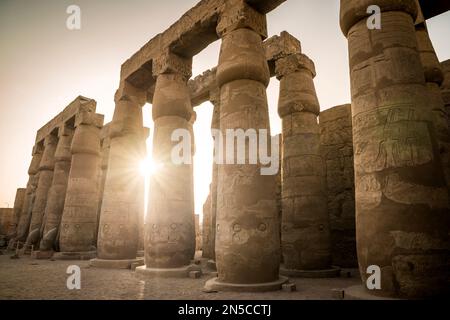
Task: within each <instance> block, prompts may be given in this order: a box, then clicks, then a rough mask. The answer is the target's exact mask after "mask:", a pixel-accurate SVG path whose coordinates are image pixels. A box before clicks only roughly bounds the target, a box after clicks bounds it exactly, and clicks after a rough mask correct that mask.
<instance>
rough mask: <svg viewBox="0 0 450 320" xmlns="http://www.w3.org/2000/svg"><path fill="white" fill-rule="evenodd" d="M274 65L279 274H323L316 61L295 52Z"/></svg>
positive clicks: (326, 264) (326, 255) (326, 245)
mask: <svg viewBox="0 0 450 320" xmlns="http://www.w3.org/2000/svg"><path fill="white" fill-rule="evenodd" d="M275 65H276V73H277V77H278V78H279V79H280V98H279V103H278V114H279V115H280V117H281V119H282V125H283V129H282V130H283V158H282V159H283V160H282V167H283V169H282V170H283V171H282V181H283V182H282V192H281V199H282V200H281V202H282V211H283V214H282V227H281V244H282V253H283V268H282V270H281V273H282V274H284V275H287V273H289V274H291V275H292V272H291V271H305V270H326V269H329V268H330V266H331V252H330V245H331V244H330V227H329V217H328V211H327V199H326V177H325V161H324V159H323V158H322V155H321V153H320V128H319V124H318V123H317V116H318V115H319V112H320V105H319V101H318V99H317V95H316V91H315V87H314V82H313V78H314V77H315V70H314V63H313V62H312V61H311V60H310V59H309V58H308V57H307V56H305V55H303V54H293V55H289V56H286V57H284V58H280V59H278V60H277V61H276V62H275Z"/></svg>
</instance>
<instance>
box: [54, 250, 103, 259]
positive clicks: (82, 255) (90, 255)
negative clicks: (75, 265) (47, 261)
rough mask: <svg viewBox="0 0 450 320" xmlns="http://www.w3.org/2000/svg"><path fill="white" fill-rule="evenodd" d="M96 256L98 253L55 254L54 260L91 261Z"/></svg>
mask: <svg viewBox="0 0 450 320" xmlns="http://www.w3.org/2000/svg"><path fill="white" fill-rule="evenodd" d="M96 256H97V251H84V252H55V254H54V255H53V257H52V258H53V259H55V260H90V259H93V258H95V257H96Z"/></svg>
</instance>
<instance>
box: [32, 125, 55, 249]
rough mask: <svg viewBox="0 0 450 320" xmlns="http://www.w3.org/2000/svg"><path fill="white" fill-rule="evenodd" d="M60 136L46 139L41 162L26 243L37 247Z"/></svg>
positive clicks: (51, 136)
mask: <svg viewBox="0 0 450 320" xmlns="http://www.w3.org/2000/svg"><path fill="white" fill-rule="evenodd" d="M57 143H58V138H57V137H56V136H55V135H52V134H51V135H49V136H47V137H46V138H45V141H44V151H43V154H42V159H41V162H40V164H39V181H38V185H37V189H36V197H35V200H34V204H33V210H32V214H31V222H30V229H29V233H28V237H27V241H26V245H28V246H29V245H33V246H34V247H35V248H36V247H37V245H38V244H39V240H40V235H41V227H42V223H43V221H44V213H45V206H46V205H47V197H48V191H49V189H50V187H51V185H52V181H53V170H54V168H55V158H54V157H55V150H56V145H57Z"/></svg>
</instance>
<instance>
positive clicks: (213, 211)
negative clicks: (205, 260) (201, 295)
mask: <svg viewBox="0 0 450 320" xmlns="http://www.w3.org/2000/svg"><path fill="white" fill-rule="evenodd" d="M209 100H210V101H211V103H212V104H213V106H214V109H213V115H212V120H211V130H212V131H214V130H220V88H216V89H215V90H212V91H211V92H210V97H209ZM211 133H212V135H213V138H214V133H213V132H211ZM216 147H217V145H216V143H214V151H213V152H214V155H215V154H216V153H217V152H218V150H216ZM218 174H219V166H218V164H217V163H216V161H213V168H212V181H211V187H210V194H211V199H210V206H211V208H210V209H209V210H210V220H209V233H210V243H209V246H210V248H209V250H210V256H209V258H210V259H211V261H210V262H209V265H210V266H211V267H213V269H215V268H216V266H215V263H216V220H217V181H218Z"/></svg>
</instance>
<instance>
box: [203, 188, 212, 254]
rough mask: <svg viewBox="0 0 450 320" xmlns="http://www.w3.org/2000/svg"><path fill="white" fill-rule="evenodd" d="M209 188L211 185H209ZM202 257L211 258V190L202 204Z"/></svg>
mask: <svg viewBox="0 0 450 320" xmlns="http://www.w3.org/2000/svg"><path fill="white" fill-rule="evenodd" d="M210 188H211V187H210ZM202 242H203V244H202V257H203V258H205V259H211V258H212V222H211V191H210V193H209V195H208V198H207V199H206V201H205V203H204V204H203V228H202Z"/></svg>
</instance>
